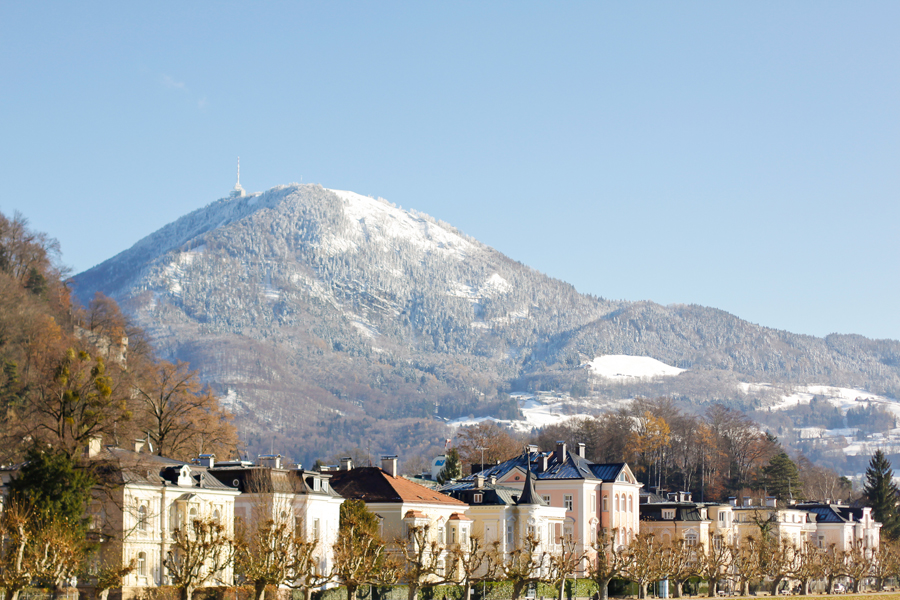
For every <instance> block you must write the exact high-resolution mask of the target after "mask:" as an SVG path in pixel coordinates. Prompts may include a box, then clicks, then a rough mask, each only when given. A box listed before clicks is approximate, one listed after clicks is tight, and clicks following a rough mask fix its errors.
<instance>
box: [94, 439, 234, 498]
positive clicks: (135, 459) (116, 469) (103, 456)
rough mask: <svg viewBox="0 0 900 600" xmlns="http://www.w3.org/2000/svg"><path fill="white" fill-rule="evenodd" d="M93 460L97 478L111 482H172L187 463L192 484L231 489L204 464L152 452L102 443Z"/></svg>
mask: <svg viewBox="0 0 900 600" xmlns="http://www.w3.org/2000/svg"><path fill="white" fill-rule="evenodd" d="M93 460H95V461H96V464H97V471H98V472H99V474H100V476H101V478H104V479H106V480H107V481H109V482H110V483H113V484H132V485H153V486H163V485H175V484H177V482H178V473H179V471H180V470H181V468H182V467H183V466H184V465H188V466H189V467H190V469H191V480H192V481H193V484H192V485H193V486H195V487H198V488H203V489H211V490H230V489H233V488H231V487H230V486H227V485H223V484H222V482H220V481H219V480H218V479H216V478H215V477H213V476H212V475H210V474H209V473H208V472H207V470H206V468H205V467H199V466H197V465H191V464H189V463H186V462H184V461H181V460H175V459H172V458H166V457H164V456H157V455H156V454H148V453H145V452H133V451H131V450H126V449H124V448H118V447H116V446H106V447H105V448H104V449H103V450H102V451H101V452H100V454H98V455H97V456H96V457H94V458H93Z"/></svg>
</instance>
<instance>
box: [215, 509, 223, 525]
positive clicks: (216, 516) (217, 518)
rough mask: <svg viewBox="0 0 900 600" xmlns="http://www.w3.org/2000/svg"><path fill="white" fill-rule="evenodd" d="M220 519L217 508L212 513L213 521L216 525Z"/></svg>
mask: <svg viewBox="0 0 900 600" xmlns="http://www.w3.org/2000/svg"><path fill="white" fill-rule="evenodd" d="M221 517H222V515H221V514H220V513H219V509H218V508H217V509H216V510H214V511H213V521H215V522H216V523H219V522H220V520H221Z"/></svg>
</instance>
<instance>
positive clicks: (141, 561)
mask: <svg viewBox="0 0 900 600" xmlns="http://www.w3.org/2000/svg"><path fill="white" fill-rule="evenodd" d="M137 573H138V575H140V576H141V577H146V576H147V553H146V552H138V555H137Z"/></svg>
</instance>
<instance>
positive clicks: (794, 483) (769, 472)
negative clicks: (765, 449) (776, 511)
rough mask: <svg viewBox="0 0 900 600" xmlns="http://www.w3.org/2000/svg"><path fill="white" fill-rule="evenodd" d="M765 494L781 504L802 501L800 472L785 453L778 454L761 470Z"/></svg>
mask: <svg viewBox="0 0 900 600" xmlns="http://www.w3.org/2000/svg"><path fill="white" fill-rule="evenodd" d="M762 472H763V482H764V484H765V486H766V492H768V493H769V494H771V495H772V496H775V497H776V498H778V499H779V500H781V501H782V502H787V501H788V500H802V499H803V487H802V484H801V483H800V471H799V470H798V469H797V465H796V464H794V461H792V460H791V459H790V457H789V456H788V455H787V454H786V453H785V452H779V453H778V454H776V455H775V456H773V457H772V459H771V460H770V461H769V464H768V465H767V466H765V467H763V469H762Z"/></svg>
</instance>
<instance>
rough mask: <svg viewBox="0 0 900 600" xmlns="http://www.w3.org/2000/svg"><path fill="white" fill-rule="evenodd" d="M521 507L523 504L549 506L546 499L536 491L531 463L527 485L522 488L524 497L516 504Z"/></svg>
mask: <svg viewBox="0 0 900 600" xmlns="http://www.w3.org/2000/svg"><path fill="white" fill-rule="evenodd" d="M516 504H518V505H519V506H521V505H523V504H534V505H537V506H547V503H546V502H544V499H543V498H541V497H540V496H539V495H538V493H537V492H536V491H535V489H534V477H532V476H531V462H529V463H528V472H527V473H526V475H525V485H524V486H523V487H522V495H521V496H519V501H518V502H516Z"/></svg>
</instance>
